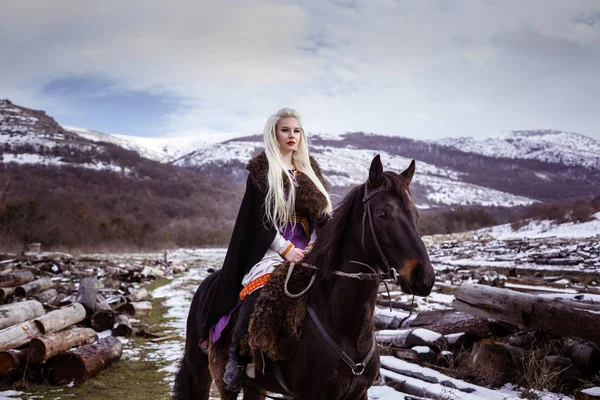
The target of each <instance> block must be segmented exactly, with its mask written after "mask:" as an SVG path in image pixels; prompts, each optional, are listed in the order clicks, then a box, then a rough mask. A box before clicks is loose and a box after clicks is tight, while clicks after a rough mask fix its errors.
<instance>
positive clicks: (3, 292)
mask: <svg viewBox="0 0 600 400" xmlns="http://www.w3.org/2000/svg"><path fill="white" fill-rule="evenodd" d="M13 293H15V287H14V286H11V287H3V288H0V300H6V299H8V298H9V297H10V296H12V295H13Z"/></svg>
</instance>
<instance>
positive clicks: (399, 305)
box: [377, 300, 411, 311]
mask: <svg viewBox="0 0 600 400" xmlns="http://www.w3.org/2000/svg"><path fill="white" fill-rule="evenodd" d="M390 304H391V306H392V308H396V309H399V310H404V311H410V310H411V308H410V303H405V302H403V301H398V300H391V301H390V300H377V305H378V306H381V307H388V309H389V307H390Z"/></svg>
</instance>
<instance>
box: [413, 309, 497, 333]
mask: <svg viewBox="0 0 600 400" xmlns="http://www.w3.org/2000/svg"><path fill="white" fill-rule="evenodd" d="M410 326H411V327H422V328H426V329H429V330H432V331H435V332H439V333H441V334H442V335H448V334H451V333H459V332H463V333H468V334H469V335H472V336H477V337H481V338H484V337H488V336H491V335H492V330H491V329H490V325H489V321H488V320H487V319H486V318H479V317H474V316H472V315H469V314H465V313H462V312H458V311H454V310H435V311H425V312H422V313H419V314H418V315H417V317H416V318H415V319H414V320H413V321H411V323H410Z"/></svg>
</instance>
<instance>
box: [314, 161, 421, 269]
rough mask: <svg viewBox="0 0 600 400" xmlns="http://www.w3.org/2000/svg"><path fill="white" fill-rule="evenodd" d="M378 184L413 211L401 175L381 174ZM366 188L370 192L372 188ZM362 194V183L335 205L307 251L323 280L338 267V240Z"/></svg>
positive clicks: (360, 203) (339, 243)
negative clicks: (310, 249) (329, 217)
mask: <svg viewBox="0 0 600 400" xmlns="http://www.w3.org/2000/svg"><path fill="white" fill-rule="evenodd" d="M380 185H384V186H385V190H389V191H393V192H395V193H397V194H398V195H399V196H400V197H401V198H402V199H404V201H405V207H407V208H410V209H411V210H413V211H414V210H415V205H414V203H413V202H412V199H411V195H410V189H409V187H408V184H407V183H406V180H405V178H404V177H403V176H402V175H400V174H397V173H395V172H391V171H385V172H384V173H383V176H382V178H381V181H380V182H379V184H378V185H377V186H380ZM369 189H370V190H372V189H373V188H369ZM364 194H365V185H364V184H361V185H357V186H356V187H354V188H352V189H351V190H350V192H349V193H348V194H347V195H346V197H344V199H343V200H342V201H341V202H340V203H339V204H338V205H337V206H336V208H335V209H334V211H333V215H332V217H331V219H330V220H329V221H328V222H327V223H326V224H325V226H323V227H322V228H320V229H319V230H318V231H317V242H316V243H315V246H314V248H313V250H312V252H311V255H310V259H311V261H312V262H313V263H314V265H317V266H318V267H319V269H320V270H321V271H322V272H323V278H328V277H329V276H330V275H331V272H333V271H334V270H335V269H337V267H338V263H339V259H340V250H341V241H342V238H343V236H344V233H345V231H346V227H347V225H348V223H349V221H350V218H351V217H352V211H353V208H354V206H355V204H358V205H360V206H362V199H363V197H364ZM415 213H416V211H415Z"/></svg>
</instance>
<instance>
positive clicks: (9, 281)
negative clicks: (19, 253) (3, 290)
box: [0, 271, 35, 287]
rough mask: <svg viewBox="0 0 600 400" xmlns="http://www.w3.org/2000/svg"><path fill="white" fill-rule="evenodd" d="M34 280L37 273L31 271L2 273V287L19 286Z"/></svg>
mask: <svg viewBox="0 0 600 400" xmlns="http://www.w3.org/2000/svg"><path fill="white" fill-rule="evenodd" d="M33 280H35V275H34V274H33V272H31V271H15V272H10V273H7V274H0V287H10V286H19V285H23V284H25V283H28V282H31V281H33Z"/></svg>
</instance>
